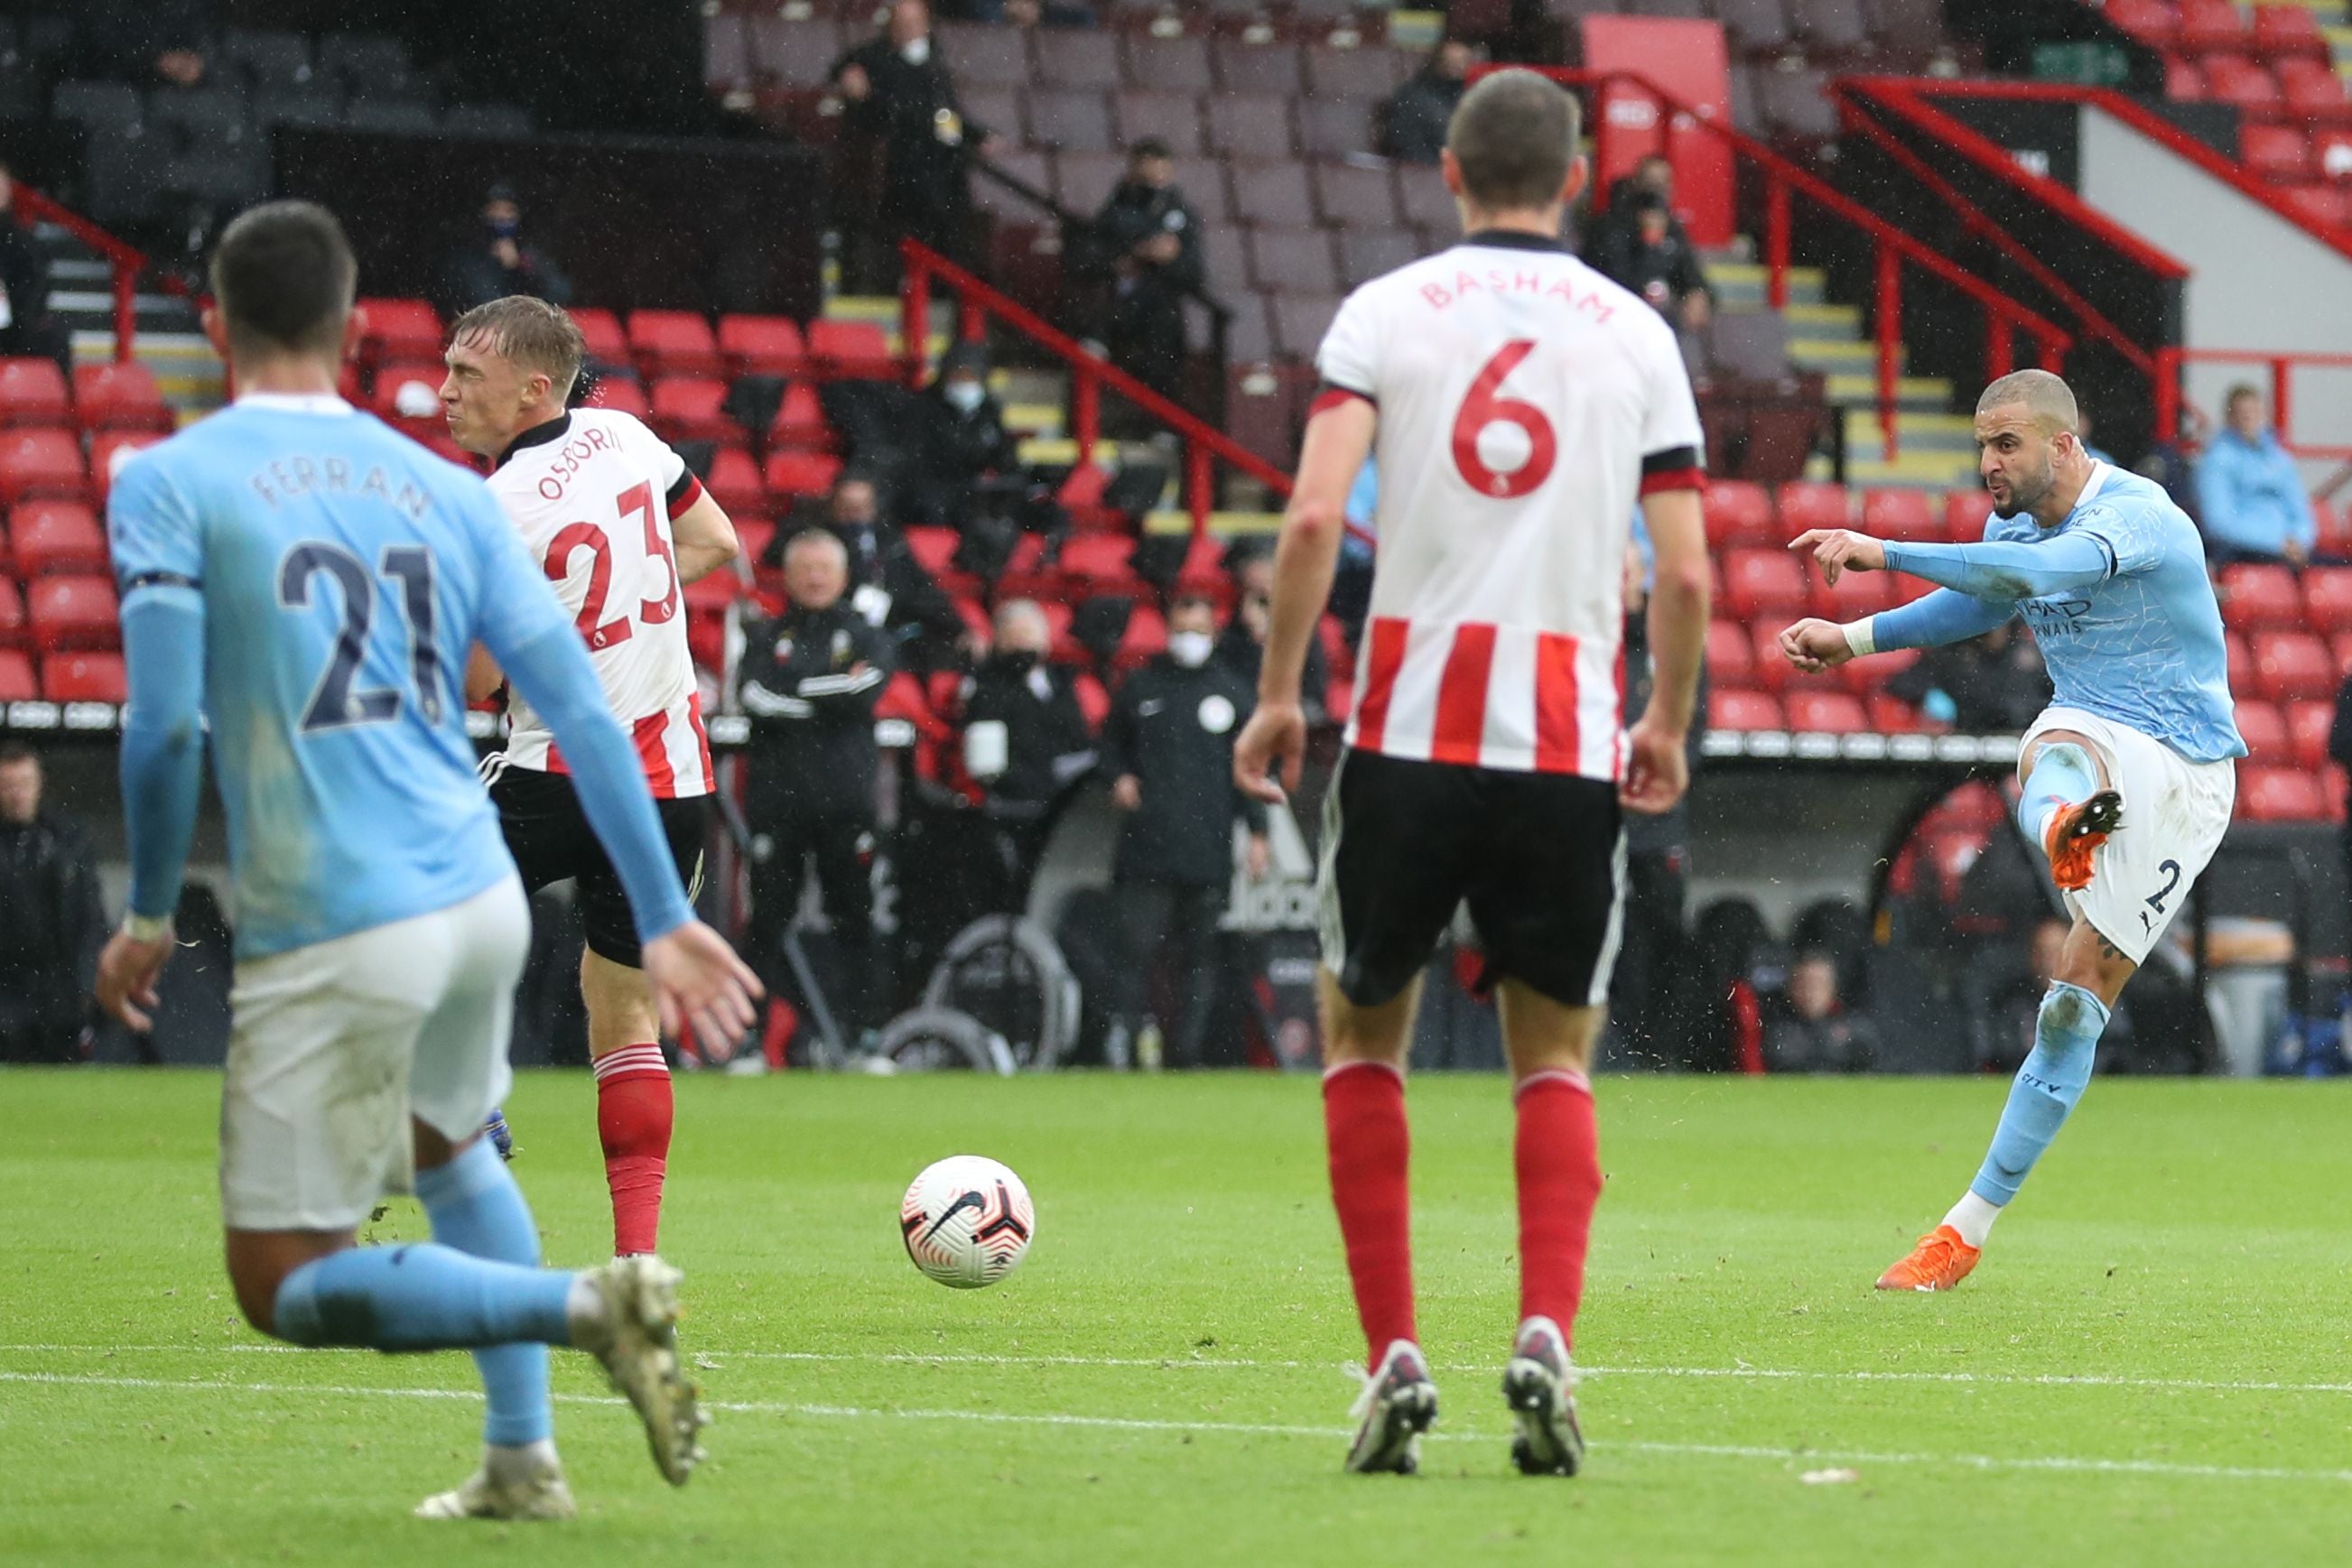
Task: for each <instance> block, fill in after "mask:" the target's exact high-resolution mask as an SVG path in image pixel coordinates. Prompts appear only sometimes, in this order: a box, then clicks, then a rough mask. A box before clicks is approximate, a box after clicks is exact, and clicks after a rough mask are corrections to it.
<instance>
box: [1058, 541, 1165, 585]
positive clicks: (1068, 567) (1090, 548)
mask: <svg viewBox="0 0 2352 1568" xmlns="http://www.w3.org/2000/svg"><path fill="white" fill-rule="evenodd" d="M1134 556H1135V540H1134V539H1132V538H1129V537H1128V536H1127V535H1125V534H1111V533H1093V534H1076V535H1073V536H1072V537H1071V538H1069V540H1068V541H1067V542H1066V543H1065V544H1064V545H1063V546H1062V556H1061V560H1060V562H1059V565H1060V568H1061V572H1062V576H1063V578H1064V580H1065V581H1066V585H1067V589H1068V591H1069V592H1071V593H1072V594H1073V595H1075V596H1076V598H1079V599H1082V600H1083V599H1090V598H1093V597H1094V596H1096V595H1097V594H1128V595H1130V596H1139V595H1141V594H1143V593H1146V592H1148V591H1150V590H1149V585H1147V584H1146V583H1145V582H1144V580H1142V579H1141V578H1139V577H1138V576H1136V575H1135V567H1134V564H1133V561H1134Z"/></svg>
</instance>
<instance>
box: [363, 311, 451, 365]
mask: <svg viewBox="0 0 2352 1568" xmlns="http://www.w3.org/2000/svg"><path fill="white" fill-rule="evenodd" d="M355 308H357V309H358V310H360V311H362V312H364V313H365V315H366V317H367V325H366V327H365V328H364V329H362V332H361V334H360V352H361V355H362V358H364V359H365V360H367V361H368V362H369V363H371V364H381V363H383V361H386V360H437V359H439V358H440V357H441V350H443V349H445V348H446V347H447V346H448V345H447V343H446V340H444V339H443V338H442V336H441V318H440V317H439V316H437V315H436V314H434V311H433V307H432V306H430V305H427V304H426V303H425V301H424V300H422V299H362V300H359V301H357V302H356V306H355Z"/></svg>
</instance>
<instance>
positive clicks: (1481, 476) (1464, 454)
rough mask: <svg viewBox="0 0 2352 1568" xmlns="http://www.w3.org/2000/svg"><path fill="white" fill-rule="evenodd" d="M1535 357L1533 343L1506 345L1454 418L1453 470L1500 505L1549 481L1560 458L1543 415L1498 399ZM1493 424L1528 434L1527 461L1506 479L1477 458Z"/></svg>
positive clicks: (1555, 438)
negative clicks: (1521, 363)
mask: <svg viewBox="0 0 2352 1568" xmlns="http://www.w3.org/2000/svg"><path fill="white" fill-rule="evenodd" d="M1535 351H1536V346H1535V343H1534V342H1533V340H1529V339H1525V338H1522V339H1519V340H1517V341H1515V342H1509V343H1506V344H1504V345H1503V346H1502V348H1501V349H1500V350H1497V351H1496V355H1495V357H1494V358H1493V359H1491V360H1488V361H1486V363H1485V364H1484V365H1482V366H1480V367H1479V370H1478V379H1477V380H1476V381H1474V382H1471V383H1470V392H1469V395H1468V396H1466V397H1465V398H1464V399H1463V400H1462V408H1461V411H1460V412H1459V413H1456V414H1454V467H1455V468H1456V469H1458V470H1459V471H1460V472H1461V475H1462V477H1463V478H1464V479H1465V480H1466V481H1468V483H1469V485H1470V487H1471V488H1472V489H1474V490H1475V491H1477V492H1478V493H1479V494H1480V495H1482V496H1492V497H1495V498H1496V500H1498V501H1509V500H1516V499H1517V497H1521V496H1524V495H1527V494H1528V493H1529V492H1530V491H1533V490H1534V489H1535V488H1537V486H1540V485H1541V484H1542V483H1543V482H1544V481H1545V480H1546V479H1549V478H1550V477H1551V470H1552V465H1553V464H1554V463H1555V462H1556V461H1558V459H1559V437H1558V436H1557V435H1555V434H1553V433H1552V428H1551V421H1550V420H1549V419H1546V418H1545V417H1544V412H1543V410H1541V409H1539V408H1538V407H1537V406H1536V405H1535V404H1533V403H1531V402H1523V401H1522V400H1520V399H1518V398H1512V397H1504V396H1501V395H1500V393H1501V391H1502V386H1503V382H1504V381H1505V380H1507V378H1508V377H1509V375H1510V373H1511V372H1512V371H1515V370H1517V369H1518V368H1519V361H1522V360H1524V359H1526V358H1527V357H1528V355H1529V354H1532V353H1534V352H1535ZM1491 424H1516V425H1517V426H1518V427H1519V429H1520V430H1522V431H1524V432H1525V433H1526V434H1527V438H1528V460H1527V461H1526V462H1525V463H1522V464H1520V465H1518V466H1517V468H1514V469H1512V470H1511V471H1510V472H1509V473H1507V474H1503V473H1497V472H1496V470H1494V469H1492V468H1489V467H1487V466H1486V460H1485V459H1484V458H1482V457H1480V456H1479V455H1478V437H1479V435H1480V434H1482V433H1483V432H1484V431H1485V430H1486V427H1487V426H1488V425H1491Z"/></svg>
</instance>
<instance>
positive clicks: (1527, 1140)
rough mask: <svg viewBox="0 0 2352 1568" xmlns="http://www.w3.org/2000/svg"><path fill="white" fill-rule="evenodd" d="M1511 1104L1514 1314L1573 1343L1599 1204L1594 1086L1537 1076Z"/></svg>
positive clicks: (1573, 1076) (1563, 1075) (1566, 1077)
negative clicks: (1515, 1191)
mask: <svg viewBox="0 0 2352 1568" xmlns="http://www.w3.org/2000/svg"><path fill="white" fill-rule="evenodd" d="M1512 1099H1513V1100H1514V1101H1515V1102H1517V1106H1518V1112H1519V1135H1518V1147H1517V1156H1516V1161H1515V1163H1516V1164H1517V1167H1518V1177H1519V1316H1520V1318H1521V1319H1522V1320H1525V1319H1528V1318H1538V1317H1540V1318H1549V1319H1551V1321H1552V1322H1556V1323H1558V1324H1559V1332H1560V1333H1561V1335H1562V1336H1563V1337H1564V1338H1570V1339H1572V1338H1573V1331H1574V1328H1575V1324H1576V1306H1577V1302H1578V1301H1580V1300H1581V1299H1582V1298H1583V1295H1584V1249H1585V1246H1586V1243H1587V1242H1588V1241H1590V1240H1591V1235H1592V1206H1593V1205H1594V1204H1596V1203H1598V1202H1600V1201H1601V1153H1600V1141H1599V1133H1598V1131H1597V1130H1596V1129H1595V1127H1594V1126H1593V1117H1592V1085H1591V1083H1590V1082H1587V1081H1586V1079H1585V1076H1584V1074H1583V1073H1581V1072H1570V1071H1551V1072H1538V1073H1536V1074H1535V1075H1533V1076H1532V1077H1530V1078H1528V1079H1526V1080H1525V1081H1523V1082H1521V1083H1520V1084H1519V1086H1518V1088H1517V1090H1516V1091H1515V1092H1513V1094H1512Z"/></svg>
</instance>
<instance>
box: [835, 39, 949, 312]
mask: <svg viewBox="0 0 2352 1568" xmlns="http://www.w3.org/2000/svg"><path fill="white" fill-rule="evenodd" d="M830 75H831V78H832V81H833V83H834V85H835V88H837V89H839V90H840V93H841V96H842V99H843V100H844V102H843V117H842V118H843V123H844V124H845V126H846V127H847V129H848V130H849V131H851V132H852V133H853V134H854V135H856V136H858V137H862V138H865V139H866V141H867V142H868V144H874V143H878V144H879V145H880V147H881V150H882V188H881V192H880V200H879V202H878V203H877V213H876V219H877V225H878V227H877V230H876V231H875V232H874V234H873V235H872V236H871V237H872V238H874V239H876V240H878V241H880V242H881V244H882V245H883V246H884V247H885V251H886V253H885V254H884V255H882V256H877V257H874V258H871V260H870V261H869V263H868V265H869V266H870V267H875V268H878V269H879V275H880V277H884V278H887V277H896V276H897V259H896V249H897V245H898V239H899V238H900V237H901V236H902V235H904V236H908V237H911V238H914V239H917V240H919V241H921V242H922V243H923V244H925V245H927V246H930V247H931V248H932V249H933V250H936V251H939V252H940V253H941V254H943V255H945V256H950V257H953V258H955V259H958V260H961V259H963V257H964V254H965V251H966V248H967V247H966V246H965V243H964V238H965V235H964V231H965V230H966V229H967V228H968V227H969V225H970V215H971V214H970V207H971V192H970V189H969V188H968V186H967V184H966V172H965V167H964V160H965V157H966V155H967V152H969V151H970V146H969V145H968V144H976V143H977V141H978V140H979V138H980V137H981V136H982V131H981V128H979V127H977V126H972V125H968V124H966V123H965V120H964V118H963V105H962V103H961V100H960V99H958V98H957V96H956V89H955V81H954V78H951V77H950V75H949V73H948V68H947V63H946V61H944V60H942V59H941V58H940V51H939V47H938V43H937V40H936V39H934V38H933V37H932V35H931V12H930V7H929V5H927V4H926V3H925V0H894V3H893V4H892V5H891V6H890V10H889V15H888V16H887V20H886V21H885V22H884V24H883V27H882V30H881V31H880V32H879V33H877V34H876V35H875V36H874V37H871V38H868V39H867V40H866V42H864V43H862V44H860V45H858V46H857V47H856V48H854V49H852V50H850V51H849V52H848V53H847V54H845V55H844V56H842V57H841V58H840V59H838V60H836V61H835V62H834V67H833V70H832V72H831V73H830ZM853 205H854V204H853Z"/></svg>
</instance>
